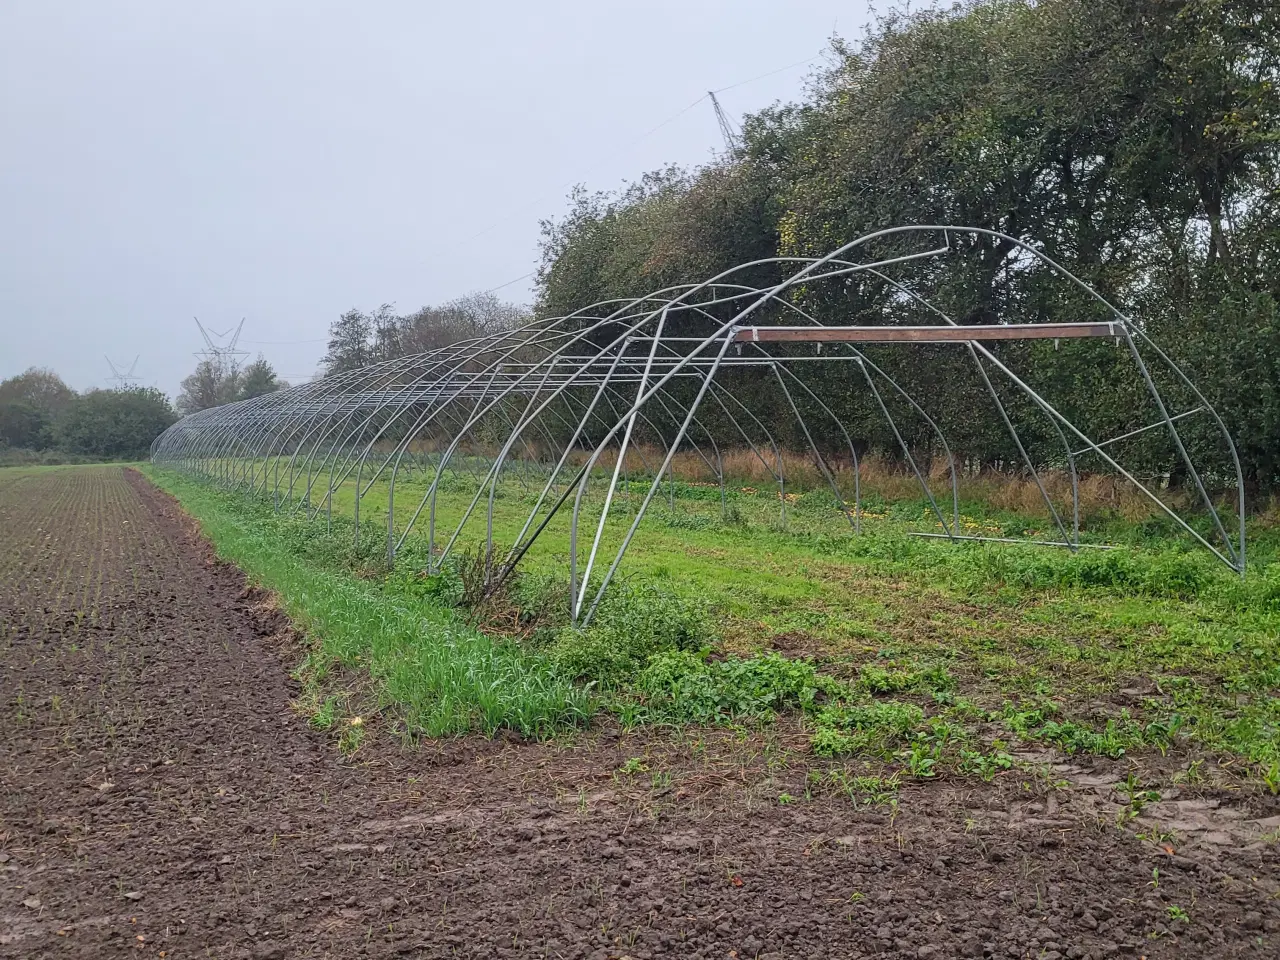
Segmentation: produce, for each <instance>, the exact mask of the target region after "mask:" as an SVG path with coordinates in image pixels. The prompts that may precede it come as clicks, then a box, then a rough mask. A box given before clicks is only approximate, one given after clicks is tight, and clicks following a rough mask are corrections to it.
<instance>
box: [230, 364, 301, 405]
mask: <svg viewBox="0 0 1280 960" xmlns="http://www.w3.org/2000/svg"><path fill="white" fill-rule="evenodd" d="M239 381H240V382H239V387H240V389H239V393H238V395H237V398H236V399H238V400H248V399H250V398H251V397H261V396H262V395H264V394H267V393H275V392H276V391H277V390H283V389H284V388H286V387H287V386H289V384H288V383H287V382H285V381H284V380H281V379H280V378H279V377H278V376H276V371H275V368H274V367H273V366H271V364H270V363H269V362H268V361H267V359H266V357H264V356H263V355H262V354H258V359H257V360H255V361H253V363H251V364H249V365H248V366H247V367H245V368H244V369H243V370H242V371H240V378H239Z"/></svg>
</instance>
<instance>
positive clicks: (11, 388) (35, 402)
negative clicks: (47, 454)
mask: <svg viewBox="0 0 1280 960" xmlns="http://www.w3.org/2000/svg"><path fill="white" fill-rule="evenodd" d="M75 395H76V394H75V391H74V390H72V389H71V388H70V387H68V386H67V385H66V383H65V382H64V381H63V380H62V378H61V377H59V376H58V375H57V374H56V373H54V372H53V371H52V370H48V369H45V368H42V367H31V368H30V369H28V370H27V371H25V372H24V373H20V374H18V375H17V376H14V377H10V378H9V379H7V380H4V381H0V443H6V444H8V445H9V446H14V447H30V448H32V449H35V450H41V449H44V448H46V447H48V446H49V444H50V442H51V437H50V433H49V431H50V428H51V427H52V426H53V421H54V419H55V418H56V417H57V416H58V415H59V414H60V413H61V412H62V411H63V410H65V409H66V408H67V406H68V405H69V404H70V403H71V402H72V401H73V400H74V399H75Z"/></svg>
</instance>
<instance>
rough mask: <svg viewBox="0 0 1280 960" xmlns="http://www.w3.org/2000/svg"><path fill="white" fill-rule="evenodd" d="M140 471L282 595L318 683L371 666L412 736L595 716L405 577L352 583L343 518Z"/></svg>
mask: <svg viewBox="0 0 1280 960" xmlns="http://www.w3.org/2000/svg"><path fill="white" fill-rule="evenodd" d="M147 474H148V476H149V477H150V478H151V480H152V481H153V482H154V483H156V484H157V486H159V487H161V488H162V489H163V490H166V491H167V492H169V493H171V494H173V495H174V496H175V497H177V498H178V500H179V501H181V503H182V505H183V507H184V509H185V510H186V511H187V512H188V513H189V514H190V515H191V516H193V517H194V518H195V519H196V520H197V521H199V523H200V527H201V530H202V531H203V532H204V534H205V536H207V537H208V538H209V539H210V540H211V541H212V543H213V545H214V548H215V549H216V551H217V553H218V555H219V556H220V557H222V558H224V559H226V560H228V561H230V562H232V563H234V564H236V565H237V566H238V567H240V569H242V570H243V571H244V572H245V573H246V575H247V576H248V577H249V579H250V580H251V581H252V582H254V583H256V584H258V585H260V586H262V587H265V588H267V589H269V590H272V591H274V592H275V593H276V594H278V595H279V597H280V600H281V603H282V606H283V608H284V610H285V612H286V613H287V614H288V615H289V617H290V618H291V619H292V620H293V622H294V623H295V624H297V625H298V626H299V627H300V628H301V629H302V630H303V631H304V633H305V634H306V636H307V637H308V638H309V639H310V640H311V642H312V643H313V644H314V647H313V650H312V652H311V654H310V657H309V662H308V664H307V667H308V668H309V669H310V671H312V673H313V675H315V676H317V677H320V678H322V677H323V676H324V675H325V674H326V673H327V672H328V671H329V670H330V669H331V668H332V666H333V665H334V664H341V665H342V666H344V667H348V668H362V669H365V670H367V671H368V672H369V674H370V676H372V677H373V678H374V679H375V680H376V681H377V682H378V686H379V691H380V696H381V697H383V698H384V699H385V701H386V702H394V703H396V704H399V705H402V706H403V708H404V709H405V711H406V720H407V722H408V723H409V725H410V727H411V728H413V729H417V730H420V731H421V732H423V733H425V734H426V735H428V736H443V735H449V734H461V733H467V732H470V731H480V732H483V733H486V734H492V733H494V732H495V731H497V730H499V729H502V728H509V729H512V730H517V731H519V732H520V733H522V734H524V735H528V736H538V735H545V734H547V733H550V732H552V731H554V730H555V729H557V728H559V727H563V726H565V725H570V724H576V723H580V722H582V721H584V720H585V719H586V718H588V717H589V716H590V715H591V713H592V712H593V710H594V706H593V703H592V700H591V697H590V695H589V693H588V692H587V691H585V690H584V689H582V688H581V687H578V686H575V685H574V684H573V683H571V682H569V681H567V680H565V679H563V678H561V677H560V676H559V675H558V673H557V672H556V671H555V669H554V667H553V666H552V664H551V662H550V661H549V660H548V659H547V658H546V657H543V656H540V655H538V654H537V653H534V652H530V651H527V650H524V649H522V648H520V647H518V646H516V645H515V644H511V643H504V642H501V641H499V640H495V639H493V638H490V637H488V636H486V635H484V634H483V633H481V632H479V631H478V630H476V629H474V628H473V627H471V626H469V625H467V624H466V623H465V622H463V621H462V619H461V618H460V617H459V615H458V613H457V612H456V611H455V610H454V609H452V608H450V607H449V606H448V605H446V604H445V603H442V602H440V601H438V600H435V599H434V598H432V597H431V596H430V595H429V594H425V593H424V592H423V591H421V590H415V589H414V588H413V583H412V581H411V580H410V579H408V578H405V577H402V576H396V575H395V573H394V572H393V573H392V575H389V576H382V577H378V578H376V579H359V578H357V577H355V576H353V575H352V572H351V571H350V570H349V569H343V568H342V565H341V563H340V562H339V561H338V560H337V558H338V557H339V556H340V555H341V550H339V549H337V548H338V547H339V545H344V546H346V547H347V548H348V549H349V544H350V542H351V541H350V538H351V533H352V530H351V526H350V521H344V520H341V519H339V520H338V521H337V522H336V523H335V527H334V532H333V533H327V532H326V531H325V530H324V528H323V527H322V526H321V525H320V524H306V523H305V521H303V520H301V518H291V517H288V516H280V515H276V514H274V513H273V512H272V511H271V510H270V508H269V507H266V506H263V505H259V504H253V503H248V502H246V501H245V499H244V498H243V497H236V496H233V495H230V494H226V493H223V492H220V491H218V490H217V489H215V488H213V487H211V486H208V485H205V484H200V483H196V482H193V481H191V480H188V479H185V478H183V477H181V476H178V475H175V474H171V473H166V472H163V471H155V470H150V469H148V470H147ZM307 531H310V532H311V533H313V534H314V535H313V536H307V535H306V533H307ZM291 534H292V535H291ZM368 540H372V541H373V542H374V543H377V541H376V539H374V538H373V537H366V541H368ZM409 559H410V558H406V562H408V560H409Z"/></svg>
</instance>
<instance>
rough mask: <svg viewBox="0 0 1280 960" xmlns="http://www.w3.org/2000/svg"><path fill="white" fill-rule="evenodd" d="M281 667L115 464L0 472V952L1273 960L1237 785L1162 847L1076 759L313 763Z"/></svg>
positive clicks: (1208, 802) (535, 754)
mask: <svg viewBox="0 0 1280 960" xmlns="http://www.w3.org/2000/svg"><path fill="white" fill-rule="evenodd" d="M299 656H300V649H299V645H298V641H297V640H296V638H293V637H292V635H291V633H290V630H289V628H288V624H287V623H285V622H284V620H283V618H282V617H281V616H280V615H279V614H278V613H276V612H275V611H274V608H273V607H272V605H271V604H270V603H269V602H267V598H264V597H263V596H262V595H261V594H260V593H258V592H257V591H255V590H252V589H249V588H247V587H246V584H245V581H244V578H243V576H242V575H241V574H240V573H239V572H238V571H237V570H235V569H234V568H231V567H228V566H226V565H224V564H221V563H219V562H217V561H215V560H214V558H213V554H212V551H211V549H210V548H209V546H208V545H207V544H206V543H205V542H203V541H202V540H201V539H200V538H199V536H198V535H197V534H196V533H195V531H194V528H193V525H192V524H191V522H190V521H189V520H187V519H186V518H185V517H184V516H183V515H182V514H181V512H180V510H179V509H178V508H177V506H176V505H175V504H174V502H173V501H172V500H170V499H169V498H168V497H167V496H165V495H164V494H162V493H160V492H158V491H157V490H155V489H154V488H153V487H151V486H150V485H149V484H147V483H146V481H145V480H143V479H142V478H141V477H140V476H139V475H137V474H135V473H126V472H125V471H121V470H118V469H104V468H94V469H76V470H64V471H57V472H50V473H42V474H27V475H21V476H20V475H16V474H10V475H8V476H5V475H4V474H3V472H0V787H2V788H3V789H2V796H0V956H2V957H24V958H26V957H31V958H37V957H67V956H70V957H106V956H114V955H121V954H123V955H129V956H148V957H165V958H179V957H218V958H262V960H265V958H272V957H354V956H361V957H399V956H406V957H564V958H572V957H591V958H606V957H613V958H618V957H632V958H636V960H639V958H645V957H659V956H662V957H682V958H692V957H716V958H732V957H738V958H745V957H788V958H790V957H934V958H945V957H984V956H986V957H1010V958H1017V957H1038V958H1045V960H1054V958H1058V957H1112V956H1133V957H1141V956H1145V957H1153V958H1154V957H1197V958H1202V957H1264V958H1274V957H1276V956H1280V901H1278V900H1277V898H1276V891H1277V890H1278V889H1280V884H1278V881H1280V867H1278V865H1277V844H1276V843H1275V842H1274V839H1271V840H1268V839H1265V838H1263V839H1259V835H1260V834H1261V833H1262V832H1264V830H1265V828H1266V827H1267V826H1268V822H1269V819H1270V816H1271V814H1273V813H1274V809H1272V808H1268V807H1266V806H1265V804H1264V805H1262V806H1259V804H1260V803H1261V801H1258V800H1257V799H1256V798H1253V799H1251V798H1247V797H1240V798H1232V797H1231V796H1225V797H1224V796H1218V795H1214V794H1213V793H1211V792H1207V793H1205V794H1203V795H1194V794H1190V793H1182V794H1179V793H1177V792H1170V793H1169V794H1167V795H1166V797H1165V799H1164V800H1163V801H1162V803H1161V804H1160V805H1158V806H1163V807H1165V808H1167V811H1166V812H1167V814H1168V817H1169V818H1171V819H1176V818H1181V820H1182V822H1183V828H1184V835H1186V836H1189V837H1191V838H1193V839H1190V840H1188V841H1186V843H1185V844H1184V845H1183V846H1181V847H1180V848H1179V849H1176V850H1175V849H1174V847H1173V846H1172V845H1171V844H1162V843H1160V842H1159V841H1157V842H1150V841H1144V840H1139V839H1137V838H1136V837H1135V836H1134V833H1135V831H1137V830H1141V829H1143V826H1142V824H1143V823H1144V822H1147V821H1143V820H1139V821H1135V822H1134V823H1132V824H1129V825H1127V826H1126V827H1125V828H1124V829H1121V828H1118V827H1117V826H1116V824H1115V822H1114V810H1115V804H1114V803H1113V802H1112V800H1113V799H1114V798H1113V797H1112V790H1111V787H1112V785H1113V784H1114V782H1115V780H1116V778H1117V776H1119V775H1120V773H1121V771H1118V770H1116V769H1113V768H1110V767H1107V768H1097V767H1091V766H1071V767H1067V766H1059V767H1058V769H1057V771H1056V773H1055V772H1052V771H1051V772H1050V774H1049V776H1048V777H1047V778H1046V779H1043V780H1042V781H1041V780H1037V779H1036V778H1031V782H1028V777H1027V775H1026V774H1023V773H1017V772H1014V773H1012V774H1010V775H1006V776H1002V777H1000V778H998V779H997V781H996V782H995V783H994V784H989V785H988V784H982V783H980V782H975V783H970V782H957V783H947V782H938V783H927V784H920V785H910V786H905V787H904V788H903V790H902V792H901V794H900V798H899V805H898V807H897V809H896V811H894V810H891V809H889V808H887V807H885V806H867V805H857V804H854V803H851V802H850V801H849V800H848V799H847V798H841V797H838V796H832V795H829V792H828V793H823V794H820V795H817V796H815V797H814V798H813V799H804V798H803V796H802V795H801V794H802V792H803V789H804V785H803V768H802V767H799V768H795V769H793V767H794V765H789V762H784V761H785V758H786V757H787V756H788V753H787V747H788V739H787V736H788V735H787V732H786V730H785V729H781V730H779V731H777V732H776V733H773V734H769V735H767V736H763V737H761V736H745V735H743V736H738V735H734V734H726V733H720V734H706V735H703V734H702V733H701V732H697V731H694V732H691V733H686V734H684V735H681V736H676V737H674V738H673V737H672V736H671V735H666V734H664V735H661V737H659V735H657V734H648V735H646V736H644V737H629V736H624V735H621V734H620V733H618V732H617V731H616V730H612V729H610V728H609V727H608V726H607V725H602V726H601V728H600V729H598V730H596V731H593V732H591V733H589V734H587V735H583V736H580V737H578V738H576V739H572V740H566V741H559V742H554V743H548V744H528V743H520V742H514V741H509V740H501V739H500V740H497V741H493V742H490V741H480V740H476V739H464V740H458V741H450V742H444V743H426V744H420V745H418V746H416V747H406V746H404V745H403V744H401V743H400V742H399V741H397V739H396V738H395V737H393V736H391V735H389V734H388V733H387V732H386V731H385V729H384V730H383V732H382V733H381V734H380V733H379V732H378V730H376V729H375V730H374V731H373V733H372V735H371V736H370V738H369V741H368V742H367V743H366V744H365V745H364V746H362V747H361V748H360V749H359V750H358V751H357V752H356V753H355V754H354V755H353V756H351V757H344V756H343V755H342V753H340V752H339V751H338V750H337V749H336V748H335V746H334V743H333V738H332V736H331V735H330V734H324V733H321V732H318V731H315V730H312V729H310V727H309V726H308V724H307V723H306V722H305V720H304V719H303V718H301V717H300V716H299V715H298V714H297V713H296V712H295V709H294V707H293V704H292V701H293V698H295V697H296V696H297V695H298V692H299V691H298V689H297V686H296V684H295V683H294V682H293V681H292V680H291V679H290V667H291V665H292V664H294V663H296V662H297V659H298V657H299ZM377 726H378V723H377V722H374V723H371V727H377ZM794 739H795V740H796V743H797V744H799V743H801V742H802V740H801V739H800V738H794ZM641 753H644V754H645V755H647V756H649V757H651V758H653V759H651V761H650V764H651V765H653V770H652V771H651V772H650V771H646V772H644V773H637V774H634V775H624V774H620V773H619V772H618V768H619V766H620V765H621V764H622V763H623V762H624V761H625V760H626V759H627V758H628V757H631V756H635V755H639V754H641ZM775 756H777V757H782V758H783V761H779V763H778V764H777V769H774V768H773V767H774V766H775V765H774V764H773V763H772V762H771V760H770V758H771V757H775ZM659 761H661V765H662V770H663V771H665V773H664V774H663V775H662V776H661V777H659V776H654V774H655V773H657V772H658V764H659ZM647 765H649V764H647ZM1058 777H1061V778H1062V779H1064V780H1066V781H1069V782H1070V783H1071V784H1072V785H1071V786H1064V785H1063V784H1062V783H1060V782H1059V783H1056V784H1055V783H1054V781H1055V779H1057V778H1058ZM788 778H790V779H788ZM784 790H790V791H791V792H792V793H793V794H794V795H795V800H794V801H793V802H790V803H781V804H780V803H778V802H777V795H778V793H780V792H783V791H784ZM1108 798H1111V799H1108ZM1210 813H1212V815H1209V814H1210ZM1277 822H1278V823H1280V821H1277ZM1179 843H1180V844H1182V843H1183V841H1179ZM1173 907H1176V908H1178V909H1177V910H1174V909H1171V908H1173ZM1182 912H1185V914H1186V916H1187V917H1188V918H1189V919H1185V920H1184V919H1179V917H1180V915H1181V913H1182Z"/></svg>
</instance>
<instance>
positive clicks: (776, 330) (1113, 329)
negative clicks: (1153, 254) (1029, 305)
mask: <svg viewBox="0 0 1280 960" xmlns="http://www.w3.org/2000/svg"><path fill="white" fill-rule="evenodd" d="M1117 326H1118V324H1115V323H1000V324H980V325H973V326H965V327H739V328H738V329H737V330H735V331H734V334H733V339H734V341H735V342H738V343H965V342H967V341H970V340H1058V339H1062V340H1077V339H1080V338H1082V337H1115V336H1119V332H1118V331H1117Z"/></svg>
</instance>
